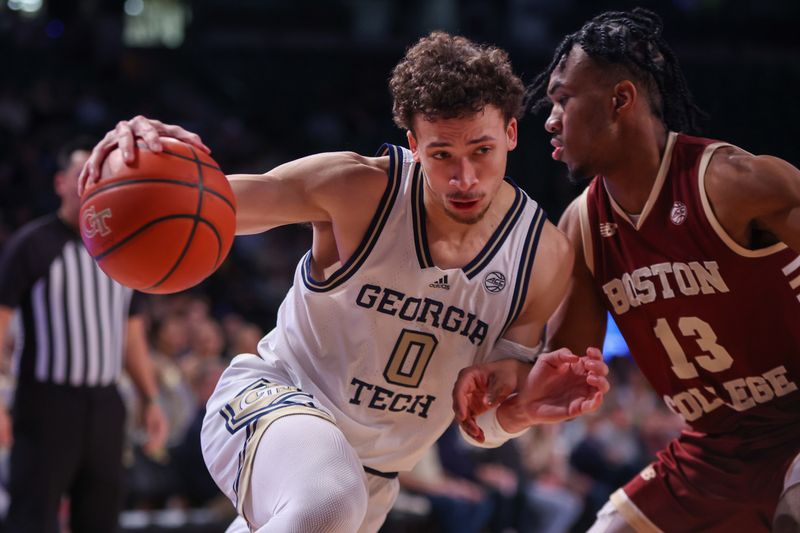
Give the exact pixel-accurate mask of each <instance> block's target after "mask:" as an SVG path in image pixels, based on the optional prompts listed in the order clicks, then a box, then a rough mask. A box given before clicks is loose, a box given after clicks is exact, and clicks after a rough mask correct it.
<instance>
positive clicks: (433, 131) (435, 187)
mask: <svg viewBox="0 0 800 533" xmlns="http://www.w3.org/2000/svg"><path fill="white" fill-rule="evenodd" d="M408 143H409V146H410V148H411V151H412V152H413V153H414V160H415V161H418V162H420V163H421V164H422V168H423V171H424V173H425V200H426V206H427V205H429V204H430V205H431V206H432V207H433V208H440V209H442V210H443V211H444V213H446V214H447V215H448V216H449V217H450V218H451V219H453V220H455V221H457V222H460V223H464V224H475V223H476V222H478V221H480V220H481V219H482V218H483V216H484V215H485V214H486V211H487V210H488V209H489V206H490V205H491V203H492V200H493V199H494V197H495V194H497V191H498V189H499V188H500V185H501V184H502V183H503V178H504V176H505V172H506V160H507V157H508V152H509V150H513V149H514V148H515V147H516V145H517V120H516V119H515V118H512V119H511V120H509V121H508V123H507V124H506V121H505V118H504V117H503V113H502V111H500V109H498V108H497V107H495V106H491V105H489V106H486V107H485V108H484V109H483V110H482V111H479V112H478V113H475V114H473V115H468V116H466V117H462V118H452V119H437V120H433V121H428V120H425V119H424V118H423V117H421V116H417V117H415V118H414V131H413V133H412V132H410V131H409V132H408Z"/></svg>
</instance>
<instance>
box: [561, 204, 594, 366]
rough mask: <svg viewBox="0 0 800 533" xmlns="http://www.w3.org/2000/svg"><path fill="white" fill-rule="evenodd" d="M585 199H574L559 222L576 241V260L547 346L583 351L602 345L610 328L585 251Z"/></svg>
mask: <svg viewBox="0 0 800 533" xmlns="http://www.w3.org/2000/svg"><path fill="white" fill-rule="evenodd" d="M582 201H583V198H582V197H578V198H576V199H575V200H573V202H572V203H571V204H570V205H569V207H567V209H566V211H565V212H564V215H563V216H562V217H561V220H560V221H559V223H558V227H559V229H561V230H562V231H563V232H564V233H565V234H566V235H567V237H568V238H569V240H570V242H571V243H572V247H573V251H574V253H575V261H574V263H573V268H572V282H571V283H570V285H569V287H568V289H567V291H566V296H565V298H564V300H563V301H562V302H561V305H559V307H558V309H557V310H556V312H555V314H554V315H553V317H552V318H551V319H550V321H549V322H548V325H547V348H548V349H551V350H552V349H556V348H561V347H564V346H565V347H567V348H569V349H570V350H572V351H573V352H574V353H583V352H584V351H585V350H586V348H587V347H589V346H598V347H599V346H602V344H603V339H604V337H605V329H606V310H605V308H604V307H603V302H602V301H601V300H600V296H599V294H598V292H597V290H596V289H595V287H594V284H593V282H592V274H591V272H590V271H589V267H588V266H587V264H586V258H585V257H584V253H583V240H582V237H581V227H580V210H579V207H578V202H582ZM587 238H590V236H589V235H587Z"/></svg>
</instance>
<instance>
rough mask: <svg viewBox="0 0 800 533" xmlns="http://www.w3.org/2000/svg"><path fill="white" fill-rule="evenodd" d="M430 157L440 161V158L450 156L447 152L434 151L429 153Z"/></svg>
mask: <svg viewBox="0 0 800 533" xmlns="http://www.w3.org/2000/svg"><path fill="white" fill-rule="evenodd" d="M431 157H432V158H434V159H438V160H440V161H441V160H442V159H447V158H448V157H450V154H449V153H448V152H434V153H433V154H431Z"/></svg>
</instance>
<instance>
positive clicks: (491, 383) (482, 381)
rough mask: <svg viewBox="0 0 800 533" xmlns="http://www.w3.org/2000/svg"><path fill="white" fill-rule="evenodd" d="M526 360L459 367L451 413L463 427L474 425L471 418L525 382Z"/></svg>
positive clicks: (503, 360) (529, 366)
mask: <svg viewBox="0 0 800 533" xmlns="http://www.w3.org/2000/svg"><path fill="white" fill-rule="evenodd" d="M531 366H532V365H531V364H530V363H524V362H522V361H519V360H517V359H500V360H498V361H492V362H490V363H479V364H475V365H472V366H468V367H466V368H463V369H461V371H460V372H459V373H458V379H457V380H456V384H455V385H454V386H453V412H454V413H455V416H456V420H457V421H458V423H459V424H461V425H462V426H464V427H465V428H466V427H468V426H475V427H477V424H475V418H476V417H477V416H479V415H481V414H483V413H484V412H486V411H488V410H489V409H491V408H492V407H494V406H496V405H499V404H501V403H503V401H505V399H506V398H508V396H509V395H511V394H513V393H515V392H517V390H518V389H519V388H520V386H521V385H522V384H523V383H525V380H526V378H527V375H528V373H529V372H530V370H531Z"/></svg>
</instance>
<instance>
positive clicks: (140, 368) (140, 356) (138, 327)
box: [125, 315, 158, 403]
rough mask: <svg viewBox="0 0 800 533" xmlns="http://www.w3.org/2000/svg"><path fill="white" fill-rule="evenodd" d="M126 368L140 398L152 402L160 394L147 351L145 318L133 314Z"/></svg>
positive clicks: (128, 333)
mask: <svg viewBox="0 0 800 533" xmlns="http://www.w3.org/2000/svg"><path fill="white" fill-rule="evenodd" d="M125 370H126V371H127V372H128V375H129V376H130V377H131V380H132V381H133V384H134V385H135V386H136V391H137V392H138V393H139V398H140V399H141V400H142V402H143V403H150V402H153V401H154V400H155V399H156V396H158V385H157V384H156V375H155V370H154V369H153V362H152V361H151V360H150V355H149V354H148V351H147V340H146V336H145V330H144V319H143V318H142V317H141V316H138V315H136V316H132V317H130V318H129V319H128V327H127V336H126V341H125Z"/></svg>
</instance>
